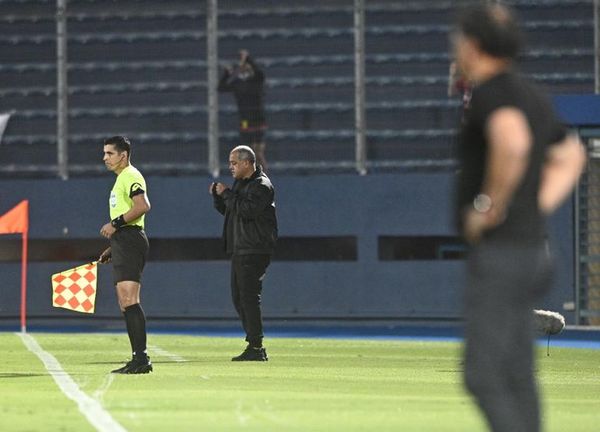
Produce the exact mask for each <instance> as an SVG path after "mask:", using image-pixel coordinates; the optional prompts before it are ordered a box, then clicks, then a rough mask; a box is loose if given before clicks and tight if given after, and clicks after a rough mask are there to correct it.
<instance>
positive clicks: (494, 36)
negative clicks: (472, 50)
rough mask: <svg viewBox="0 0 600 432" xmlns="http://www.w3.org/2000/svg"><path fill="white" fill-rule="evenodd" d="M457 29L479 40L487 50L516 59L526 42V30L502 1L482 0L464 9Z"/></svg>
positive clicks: (493, 53) (489, 52)
mask: <svg viewBox="0 0 600 432" xmlns="http://www.w3.org/2000/svg"><path fill="white" fill-rule="evenodd" d="M457 29H458V31H459V32H461V33H462V34H464V35H465V36H467V37H469V38H472V39H474V40H476V41H477V42H478V44H479V48H480V49H481V50H482V51H484V52H486V53H487V54H489V55H491V56H493V57H498V58H507V59H515V58H516V57H517V55H518V54H519V50H520V49H521V46H522V44H523V34H522V32H521V29H520V27H519V23H518V20H517V18H516V15H515V13H514V12H513V10H512V9H510V8H508V7H506V6H504V5H500V4H497V3H496V4H492V3H486V4H479V5H474V6H469V7H467V8H465V9H463V10H462V12H461V13H460V15H459V17H458V20H457Z"/></svg>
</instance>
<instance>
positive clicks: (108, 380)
mask: <svg viewBox="0 0 600 432" xmlns="http://www.w3.org/2000/svg"><path fill="white" fill-rule="evenodd" d="M114 380H115V374H113V373H107V374H106V376H105V377H104V381H102V384H101V385H100V387H98V389H96V390H95V391H94V393H92V396H94V399H96V400H97V401H98V402H100V403H101V404H102V405H104V395H105V394H106V392H107V391H108V388H109V387H110V385H111V384H112V382H113V381H114Z"/></svg>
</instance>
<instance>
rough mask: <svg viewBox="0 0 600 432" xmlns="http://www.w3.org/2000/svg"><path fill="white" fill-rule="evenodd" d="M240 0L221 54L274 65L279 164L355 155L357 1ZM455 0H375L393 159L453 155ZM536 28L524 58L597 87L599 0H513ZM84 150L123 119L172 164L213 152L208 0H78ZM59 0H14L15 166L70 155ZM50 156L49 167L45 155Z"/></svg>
mask: <svg viewBox="0 0 600 432" xmlns="http://www.w3.org/2000/svg"><path fill="white" fill-rule="evenodd" d="M315 3H316V2H312V1H308V0H300V1H298V0H295V1H293V0H280V1H274V0H273V1H264V0H247V1H242V0H239V1H238V0H228V1H224V0H223V1H221V2H220V5H219V8H220V9H219V30H218V31H219V33H218V35H219V58H220V63H221V66H225V65H227V64H230V63H231V62H233V61H235V59H236V56H237V53H238V51H239V49H242V48H245V49H248V50H249V51H250V53H251V55H252V56H253V57H254V58H255V60H256V61H257V62H258V63H259V64H260V65H261V66H262V67H263V68H264V70H265V72H266V74H267V98H266V101H267V114H268V123H269V131H268V134H267V143H268V147H267V149H268V150H267V151H268V156H269V159H270V162H271V167H272V168H273V169H277V168H278V167H279V168H283V167H285V164H286V163H288V162H296V163H298V164H299V165H302V164H305V165H306V164H308V165H310V163H318V164H320V165H319V166H323V167H327V164H326V163H325V164H322V162H328V163H330V164H331V165H333V163H339V162H348V165H351V164H350V162H351V161H352V160H353V158H354V141H355V137H354V45H353V44H354V42H353V37H354V36H353V27H352V26H353V9H352V2H350V1H347V0H346V1H344V0H328V1H327V2H321V3H319V4H318V5H315ZM456 3H458V2H455V1H445V0H427V1H402V2H397V1H386V0H373V1H371V0H369V1H368V2H367V12H366V35H365V38H366V73H367V77H366V95H367V96H366V97H367V106H366V108H367V128H368V133H367V142H368V158H369V160H370V161H372V162H374V163H375V165H378V166H424V167H427V166H444V164H446V163H447V162H448V161H451V160H452V158H453V153H452V141H453V137H454V134H455V127H456V120H457V118H458V116H459V112H460V100H459V99H458V98H448V96H447V85H448V65H449V61H450V56H449V54H448V41H447V34H448V30H449V28H450V26H451V24H452V16H453V12H454V8H455V6H456ZM507 3H510V4H513V5H514V6H515V7H516V8H517V10H518V11H519V13H520V15H521V17H522V21H523V23H524V27H525V29H526V32H527V38H528V46H527V48H526V50H525V52H524V53H523V56H522V61H521V68H522V70H523V71H524V72H525V73H526V74H528V75H530V76H531V77H532V78H533V79H534V80H536V81H537V82H539V83H540V84H541V85H542V86H546V87H547V88H549V89H550V90H551V91H552V92H554V93H566V92H570V93H573V92H591V91H592V90H593V83H594V74H593V70H594V67H593V62H594V59H593V55H594V52H593V19H592V17H593V13H592V12H593V1H592V0H537V1H535V0H513V1H510V2H507ZM68 4H69V9H68V24H67V26H68V35H69V36H68V71H69V72H68V82H69V144H70V149H69V159H70V162H71V163H72V164H73V165H74V166H75V169H76V171H75V173H79V174H89V173H95V172H97V171H98V170H101V169H102V166H101V164H99V158H100V149H99V145H100V142H101V139H102V137H105V136H107V135H111V134H116V133H122V134H127V135H129V136H131V137H132V139H133V140H134V142H135V143H136V145H137V152H136V160H137V163H139V164H145V165H146V166H147V167H148V168H149V169H153V170H155V171H156V172H161V171H165V170H166V171H169V172H175V173H177V172H186V171H198V170H200V169H203V167H204V166H205V164H206V159H207V145H206V130H207V106H206V101H207V83H206V66H207V64H206V33H205V29H206V15H205V10H204V9H205V4H204V2H197V1H192V0H172V1H168V2H167V1H158V0H145V1H143V2H142V1H141V0H122V1H119V2H107V1H101V0H69V2H68ZM55 7H56V4H55V1H54V0H0V49H1V50H2V53H3V55H2V57H3V61H2V63H0V112H6V111H10V112H12V113H13V114H12V117H11V120H10V123H9V126H8V128H7V130H6V132H5V135H4V138H3V140H2V144H1V145H0V172H1V173H3V174H4V175H6V174H7V173H11V174H12V173H14V172H18V171H19V170H20V171H22V172H31V173H35V170H36V169H37V168H36V167H38V168H39V167H42V168H43V167H49V166H52V165H53V164H55V160H56V59H55V56H56V54H55V51H56V37H55V28H56V23H55V13H56V11H55ZM219 119H220V134H221V140H220V142H221V149H222V153H223V158H222V161H223V163H224V162H225V155H226V153H227V150H228V148H229V147H230V146H232V145H234V144H235V143H236V140H237V136H238V135H237V110H236V107H235V104H234V100H233V97H232V96H231V95H228V94H223V95H221V96H220V113H219ZM40 172H43V169H42V171H40Z"/></svg>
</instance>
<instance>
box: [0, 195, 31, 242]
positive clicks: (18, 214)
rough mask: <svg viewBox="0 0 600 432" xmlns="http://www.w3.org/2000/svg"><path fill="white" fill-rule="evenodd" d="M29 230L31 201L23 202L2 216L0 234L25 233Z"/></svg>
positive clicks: (0, 218) (0, 217)
mask: <svg viewBox="0 0 600 432" xmlns="http://www.w3.org/2000/svg"><path fill="white" fill-rule="evenodd" d="M28 229H29V201H27V200H23V201H21V202H20V203H19V204H17V205H16V206H15V207H13V208H12V209H11V210H9V211H8V212H6V213H4V214H3V215H2V216H0V234H16V233H25V232H27V230H28Z"/></svg>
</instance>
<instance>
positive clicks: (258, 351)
mask: <svg viewBox="0 0 600 432" xmlns="http://www.w3.org/2000/svg"><path fill="white" fill-rule="evenodd" d="M231 361H269V357H267V350H266V349H264V348H254V347H251V346H250V345H248V347H247V348H246V349H245V350H244V352H243V353H241V354H240V355H239V356H237V357H233V358H232V359H231Z"/></svg>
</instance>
